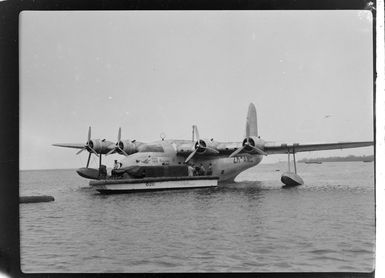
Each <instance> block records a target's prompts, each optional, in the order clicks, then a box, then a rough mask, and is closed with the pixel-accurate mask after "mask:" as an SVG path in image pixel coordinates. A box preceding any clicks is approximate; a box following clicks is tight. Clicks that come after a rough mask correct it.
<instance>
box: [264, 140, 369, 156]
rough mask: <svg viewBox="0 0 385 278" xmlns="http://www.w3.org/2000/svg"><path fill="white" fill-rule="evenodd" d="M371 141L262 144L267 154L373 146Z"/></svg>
mask: <svg viewBox="0 0 385 278" xmlns="http://www.w3.org/2000/svg"><path fill="white" fill-rule="evenodd" d="M373 145H374V142H372V141H362V142H338V143H310V144H302V143H292V144H281V143H269V142H267V143H266V144H265V146H264V149H263V150H264V151H265V152H266V153H267V154H286V153H288V151H290V153H293V151H294V152H310V151H324V150H336V149H349V148H360V147H368V146H373Z"/></svg>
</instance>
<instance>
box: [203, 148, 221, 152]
mask: <svg viewBox="0 0 385 278" xmlns="http://www.w3.org/2000/svg"><path fill="white" fill-rule="evenodd" d="M206 149H208V150H210V151H212V152H214V153H219V152H218V151H217V150H216V149H213V148H211V147H206Z"/></svg>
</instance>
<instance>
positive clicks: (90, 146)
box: [76, 126, 99, 156]
mask: <svg viewBox="0 0 385 278" xmlns="http://www.w3.org/2000/svg"><path fill="white" fill-rule="evenodd" d="M93 147H94V144H93V143H92V140H91V127H90V126H89V127H88V138H87V142H86V144H85V145H84V147H83V148H82V149H81V150H80V151H78V152H77V153H76V154H80V153H81V152H82V151H84V150H87V151H88V152H89V153H90V155H91V153H93V154H95V155H96V156H99V155H98V153H97V152H96V151H95V150H94V149H93Z"/></svg>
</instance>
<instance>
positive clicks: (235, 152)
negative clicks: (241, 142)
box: [229, 146, 245, 158]
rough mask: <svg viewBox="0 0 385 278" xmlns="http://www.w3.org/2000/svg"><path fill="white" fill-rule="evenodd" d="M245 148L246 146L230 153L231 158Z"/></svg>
mask: <svg viewBox="0 0 385 278" xmlns="http://www.w3.org/2000/svg"><path fill="white" fill-rule="evenodd" d="M244 148H245V146H242V147H240V148H238V149H236V150H235V151H234V152H233V153H232V154H230V155H229V158H231V157H234V156H236V155H237V154H239V153H240V152H241V151H243V150H244Z"/></svg>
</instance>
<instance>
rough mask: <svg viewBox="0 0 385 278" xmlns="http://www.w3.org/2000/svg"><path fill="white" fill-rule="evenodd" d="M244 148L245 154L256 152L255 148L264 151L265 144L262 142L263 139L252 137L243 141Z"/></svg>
mask: <svg viewBox="0 0 385 278" xmlns="http://www.w3.org/2000/svg"><path fill="white" fill-rule="evenodd" d="M242 146H243V147H244V151H245V152H255V149H254V148H253V147H257V148H259V149H263V142H261V139H259V138H258V137H255V136H250V137H248V138H245V139H244V140H243V141H242Z"/></svg>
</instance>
